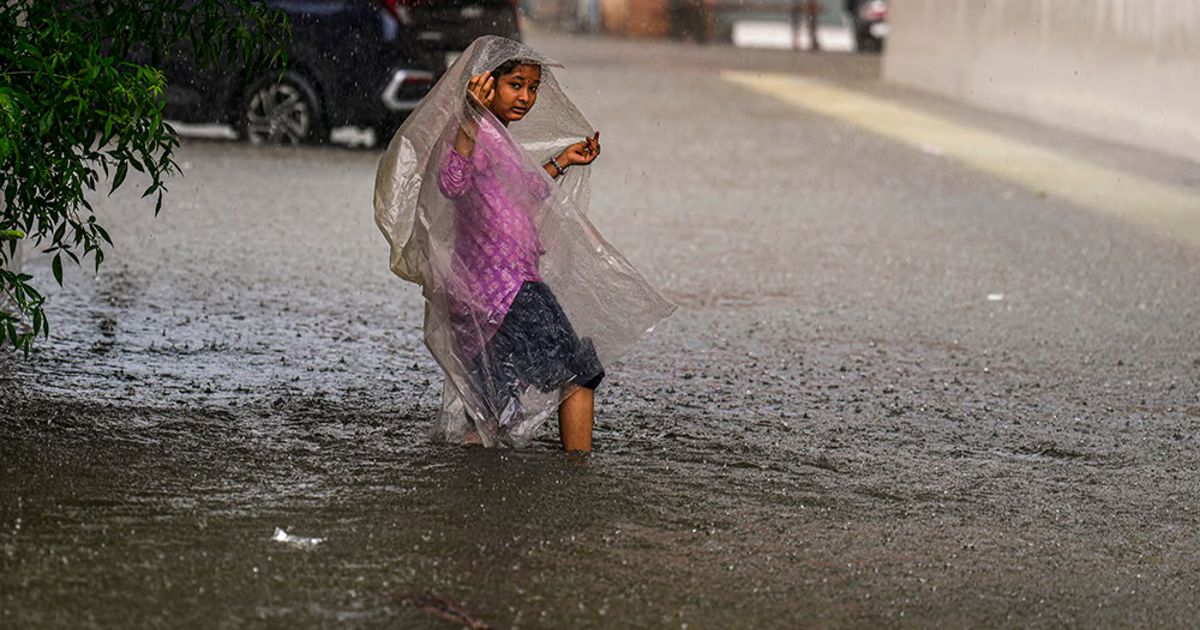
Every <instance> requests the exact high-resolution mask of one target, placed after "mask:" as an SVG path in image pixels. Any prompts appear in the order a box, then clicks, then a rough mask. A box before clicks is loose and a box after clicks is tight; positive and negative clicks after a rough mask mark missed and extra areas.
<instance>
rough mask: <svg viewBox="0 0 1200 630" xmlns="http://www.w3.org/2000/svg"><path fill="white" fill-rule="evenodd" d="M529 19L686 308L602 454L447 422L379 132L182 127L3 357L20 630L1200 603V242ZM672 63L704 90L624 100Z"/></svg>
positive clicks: (1114, 620)
mask: <svg viewBox="0 0 1200 630" xmlns="http://www.w3.org/2000/svg"><path fill="white" fill-rule="evenodd" d="M545 44H546V45H547V46H548V47H550V49H551V50H550V52H551V53H552V54H554V55H555V56H557V57H559V58H561V59H563V60H564V61H566V62H568V67H569V68H574V69H575V70H573V71H572V72H574V74H566V75H565V76H564V84H565V85H566V86H567V89H568V90H572V89H574V90H575V92H572V93H573V94H579V95H580V99H579V100H580V103H581V107H582V108H583V109H584V111H586V112H588V113H589V116H592V117H594V118H596V119H597V120H603V121H605V125H604V126H602V127H601V129H603V131H604V137H605V138H606V142H607V144H606V146H605V158H604V159H605V160H607V162H606V163H605V164H602V165H599V166H597V167H596V168H597V170H596V173H595V194H594V195H593V198H594V199H595V200H596V203H595V205H594V207H593V210H592V216H593V218H594V220H595V222H596V223H597V225H598V226H599V228H600V229H601V231H602V232H603V233H604V234H605V235H606V236H607V237H608V238H609V240H611V241H612V242H613V243H614V244H615V245H616V246H617V247H618V248H620V249H621V250H622V251H623V252H624V253H625V254H626V255H627V256H628V257H629V258H630V260H631V261H632V262H633V263H634V264H635V265H637V266H638V267H639V268H641V269H644V270H645V271H646V273H647V275H648V276H649V278H650V279H651V281H652V282H653V283H655V284H656V285H658V286H662V287H663V288H664V291H665V292H666V293H667V295H668V296H669V297H670V298H671V299H673V300H674V301H676V302H678V303H679V304H680V306H681V309H680V311H679V312H678V313H677V314H676V315H675V316H673V317H672V318H671V319H669V320H667V321H666V322H664V323H663V324H662V325H661V326H660V327H659V329H658V330H656V331H655V332H654V334H653V335H652V336H651V337H650V338H649V339H648V340H647V341H646V342H645V343H644V344H642V345H641V346H639V347H638V348H637V349H635V351H634V352H632V353H631V354H630V355H629V356H628V357H626V359H625V360H624V361H623V362H622V363H621V364H620V365H617V366H613V367H612V368H611V369H610V370H609V371H608V372H609V376H608V378H607V379H606V381H605V383H604V385H603V386H602V388H601V390H600V392H599V394H598V410H597V413H598V425H597V433H596V452H595V453H594V454H593V455H592V456H590V457H580V456H569V455H565V454H563V453H561V452H560V451H559V450H558V448H557V435H556V432H555V430H554V428H553V427H552V426H547V427H546V429H545V430H544V431H543V433H542V436H541V437H540V438H539V439H538V440H537V441H535V442H534V444H533V445H532V446H531V447H529V448H527V449H523V450H519V451H512V450H508V451H503V450H499V451H492V450H484V449H481V448H471V447H462V446H455V445H447V444H439V443H436V442H434V441H432V440H430V439H429V438H428V437H427V436H426V434H425V432H426V430H427V429H428V427H429V426H430V424H431V421H432V418H433V415H434V414H435V413H436V409H437V405H438V402H439V394H440V380H439V377H438V374H437V371H436V368H435V366H434V364H433V362H432V360H431V359H430V358H429V357H428V354H427V352H425V350H424V349H423V347H422V345H421V338H420V327H419V326H420V316H421V301H420V295H419V293H418V292H417V290H416V289H415V288H413V287H407V286H404V285H403V284H402V283H401V282H399V281H398V280H396V279H395V278H394V277H391V276H390V275H389V273H388V271H387V269H386V258H387V252H386V246H385V244H384V241H383V239H382V237H380V235H379V234H378V231H377V230H376V229H375V228H374V226H373V225H372V223H371V218H370V193H369V191H370V188H371V182H372V181H373V177H374V164H375V160H376V159H377V153H375V152H373V151H361V150H359V151H353V150H346V149H302V150H272V149H258V148H252V147H247V146H242V145H238V144H234V143H228V142H209V141H198V140H190V141H188V142H186V143H185V144H184V146H183V147H182V148H181V150H180V153H179V156H178V157H179V161H180V163H181V164H182V165H183V166H184V169H185V174H186V176H185V177H184V178H182V179H180V180H177V181H176V182H175V183H174V184H173V186H172V190H171V193H170V195H169V196H168V198H167V207H166V208H165V210H164V212H163V214H162V215H161V216H160V217H158V218H157V219H155V218H152V217H151V212H150V207H149V206H148V205H147V204H146V203H145V202H142V201H139V200H137V199H136V196H135V193H136V191H127V192H126V193H119V194H117V195H114V196H113V197H112V198H109V199H103V200H99V201H98V203H97V207H98V209H99V211H100V212H101V213H102V216H103V217H104V220H105V221H106V225H110V226H112V227H111V228H110V232H112V233H113V236H114V238H115V240H116V241H117V247H116V248H115V249H114V251H113V253H112V255H111V256H110V257H109V260H108V262H106V265H105V267H104V268H103V269H102V270H101V273H100V274H99V275H98V276H95V275H92V274H89V273H83V272H79V271H73V272H72V273H71V274H69V276H68V278H67V283H66V288H64V289H62V290H57V291H54V292H53V294H52V297H51V300H52V301H51V317H52V327H53V328H52V332H53V337H52V338H51V339H49V340H45V341H43V342H42V344H41V345H40V346H39V348H38V351H37V352H36V353H35V354H34V355H33V356H32V357H30V358H29V359H27V360H26V359H22V358H20V357H16V356H4V357H0V392H4V396H5V398H4V400H3V401H2V404H3V406H2V409H3V413H4V418H3V421H0V626H3V627H6V628H7V627H11V628H26V627H61V628H85V627H203V628H212V627H332V626H336V627H364V628H366V627H428V628H452V627H461V626H464V625H468V626H469V625H474V626H476V627H483V626H492V627H501V628H509V627H524V628H563V627H572V628H574V627H578V628H589V627H662V628H682V627H688V628H727V627H780V628H792V627H812V626H817V627H826V626H852V627H876V626H880V625H885V626H916V627H928V626H946V625H951V626H1022V627H1038V626H1041V627H1058V626H1063V625H1081V626H1091V625H1103V626H1134V625H1158V626H1174V627H1189V626H1193V625H1194V624H1195V621H1196V620H1197V619H1200V604H1198V603H1197V602H1200V592H1198V591H1200V579H1198V578H1197V575H1200V539H1198V538H1197V532H1198V531H1200V508H1197V506H1198V505H1200V481H1198V477H1197V475H1196V471H1197V469H1198V468H1200V459H1198V457H1200V455H1197V453H1200V449H1198V448H1197V442H1196V436H1197V433H1198V432H1197V429H1198V428H1200V351H1198V350H1197V349H1198V348H1200V337H1198V336H1197V335H1200V331H1198V330H1197V328H1196V327H1195V326H1194V325H1190V323H1191V322H1195V321H1196V320H1195V316H1196V313H1197V305H1196V301H1195V296H1196V295H1200V273H1197V272H1198V271H1200V254H1197V252H1195V251H1193V250H1189V249H1187V248H1185V247H1184V246H1181V245H1177V244H1172V243H1167V242H1164V241H1159V240H1155V239H1154V237H1152V236H1150V235H1146V234H1142V233H1140V232H1137V231H1136V230H1132V229H1130V228H1128V227H1127V226H1124V225H1122V224H1119V223H1117V222H1114V221H1111V220H1108V219H1104V218H1099V217H1095V216H1092V215H1089V214H1086V213H1082V212H1079V211H1075V210H1073V209H1071V208H1069V207H1065V206H1063V205H1062V204H1058V203H1057V202H1054V201H1052V200H1045V199H1042V198H1040V197H1038V196H1037V195H1036V194H1035V193H1033V192H1026V191H1012V190H1010V189H1009V188H1007V187H1006V185H1005V184H1003V183H1001V182H996V181H994V180H991V179H988V178H987V177H985V176H982V175H978V174H973V173H970V172H966V171H964V170H962V169H958V168H956V167H952V166H948V165H946V164H945V163H943V162H940V161H938V160H937V158H935V157H932V156H928V155H913V153H912V152H910V151H908V150H907V149H904V148H902V147H897V146H893V145H889V144H887V143H886V142H883V141H880V140H878V139H874V138H871V137H869V136H866V135H865V134H859V135H854V134H855V133H857V132H853V131H852V130H847V129H845V128H841V127H839V126H837V125H836V124H835V123H831V122H829V121H823V120H820V119H817V118H813V117H811V116H807V115H802V114H799V113H795V112H791V111H786V110H782V109H780V107H782V106H779V105H777V104H772V103H769V102H767V101H761V102H760V101H755V100H752V99H751V100H742V101H736V102H730V101H728V100H723V99H726V97H725V96H724V93H725V91H727V90H729V89H730V88H729V87H728V86H724V85H721V84H720V83H719V82H715V81H712V80H711V78H710V77H709V76H708V75H707V74H706V73H709V72H710V69H709V68H696V67H692V66H688V65H686V63H685V61H684V60H677V61H678V62H679V63H680V64H683V65H681V66H680V67H679V68H676V69H675V70H674V71H672V72H670V73H666V74H665V75H664V74H663V73H661V72H659V71H658V70H656V69H642V70H639V69H637V67H636V66H637V64H634V63H632V62H631V61H630V60H631V59H633V58H634V57H632V56H630V55H633V53H634V52H637V51H631V49H630V48H629V47H628V46H627V45H626V44H622V43H619V42H603V41H598V42H593V43H589V44H587V46H592V47H594V48H596V50H588V51H587V55H586V58H581V57H582V55H581V56H577V57H572V52H571V51H572V50H573V48H572V47H571V46H567V45H566V44H565V43H564V42H563V41H560V40H554V39H552V38H550V39H547V40H546V41H545ZM581 45H582V44H581ZM556 46H557V49H555V47H556ZM664 49H665V48H664ZM680 50H684V49H682V48H681V49H680ZM705 54H706V55H709V56H712V55H717V54H718V53H717V52H712V51H709V52H706V53H705ZM739 54H741V53H739ZM764 54H766V53H764ZM681 56H682V55H681ZM626 57H629V58H628V59H627V58H626ZM765 58H766V57H764V59H765ZM588 59H595V60H598V61H596V62H595V63H594V64H590V65H589V62H588ZM657 59H658V61H656V63H659V64H670V63H675V61H672V60H671V59H670V58H666V57H659V58H657ZM664 59H665V61H664ZM738 60H739V63H742V64H743V65H745V64H749V63H750V62H752V61H753V59H751V58H747V57H739V59H738ZM839 63H853V61H841V62H839ZM631 68H632V69H631ZM622 86H625V87H626V88H627V89H624V90H623V89H621V87H622ZM657 87H665V88H670V89H674V88H678V91H680V92H681V93H682V92H685V91H686V93H689V94H692V95H693V97H694V98H692V99H691V100H689V102H688V108H687V109H686V110H675V111H674V113H672V114H671V115H670V116H667V115H657V116H649V117H647V116H645V115H643V114H644V111H639V110H638V108H636V107H631V105H630V103H631V101H630V100H628V99H629V98H631V95H634V96H636V95H637V94H639V93H647V94H649V93H654V94H657V93H658V92H655V91H654V90H655V89H657ZM585 88H586V89H585ZM668 91H669V90H668ZM654 104H655V106H658V107H662V108H665V109H669V108H670V107H674V106H675V105H678V103H674V105H671V103H667V102H666V101H661V100H660V101H654ZM646 107H649V106H646ZM732 107H741V108H744V109H745V115H744V116H743V117H742V118H740V119H739V120H738V122H737V124H736V125H735V126H731V125H725V126H720V127H713V128H709V129H706V131H705V135H698V134H696V133H695V130H696V129H698V128H700V127H701V125H702V123H704V122H706V121H712V120H716V119H719V117H720V115H721V112H723V111H728V110H729V109H730V108H732ZM659 113H660V114H661V113H662V112H661V111H660V112H659ZM783 136H786V137H789V138H792V141H789V142H786V143H778V144H774V143H772V142H771V141H772V139H774V138H778V137H783ZM672 139H673V140H672ZM672 141H675V142H676V144H674V145H672V146H675V147H676V148H680V150H681V151H682V154H681V155H682V157H680V158H679V163H678V164H676V163H672V162H660V163H657V164H655V165H654V168H648V166H647V163H646V161H645V160H644V159H643V158H645V156H649V155H656V153H655V151H656V150H657V149H659V148H661V147H662V146H666V145H667V144H668V143H669V142H672ZM709 142H711V143H713V145H714V146H720V147H722V150H723V151H726V152H728V153H729V154H730V155H731V156H734V157H735V158H737V159H729V160H724V161H715V160H710V159H707V157H706V156H711V154H710V153H706V152H705V150H704V147H705V146H707V144H706V143H709ZM1063 142H1064V144H1066V140H1064V141H1063ZM681 143H682V144H681ZM812 147H821V149H820V150H819V151H816V150H813V149H812ZM737 156H742V157H746V156H753V157H754V159H749V158H747V159H742V158H741V157H737ZM868 158H869V159H868ZM718 162H720V163H718ZM764 163H769V164H780V163H786V164H787V165H788V167H789V171H788V177H787V178H782V179H780V178H776V177H775V176H774V175H772V174H771V173H767V172H765V171H764V169H762V168H761V166H762V164H764ZM864 177H865V178H867V179H869V180H870V181H872V182H875V183H874V184H873V185H872V186H871V187H866V188H864V187H862V186H860V185H858V184H860V183H861V181H862V180H863V179H864ZM660 180H665V181H672V182H678V183H679V185H678V186H661V185H658V182H659V181H660ZM134 188H136V186H134ZM27 269H29V270H30V271H32V272H33V273H35V274H38V276H39V277H43V278H48V277H49V265H48V264H47V262H46V261H45V260H43V259H41V258H39V257H37V256H34V257H31V260H30V261H29V262H28V266H27ZM43 286H45V284H43ZM993 296H1000V297H999V298H998V299H994V298H993ZM276 528H281V529H283V530H284V532H285V533H286V535H290V536H293V537H298V539H299V542H287V541H279V540H275V539H274V538H275V537H276ZM311 538H319V539H321V541H320V542H315V541H308V542H305V539H311ZM448 617H449V618H448Z"/></svg>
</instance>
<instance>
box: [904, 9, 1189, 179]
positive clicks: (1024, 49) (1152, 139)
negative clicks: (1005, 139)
mask: <svg viewBox="0 0 1200 630" xmlns="http://www.w3.org/2000/svg"><path fill="white" fill-rule="evenodd" d="M889 19H890V21H891V22H892V30H891V32H890V33H889V35H888V41H887V51H886V54H885V58H884V76H885V77H886V78H887V79H888V80H890V81H894V82H897V83H901V84H906V85H910V86H913V87H918V88H922V89H926V90H931V91H934V92H940V93H942V94H946V95H949V96H952V97H955V98H960V99H964V100H967V101H969V102H971V103H974V104H977V105H981V106H984V107H987V108H992V109H996V110H1001V111H1006V112H1010V113H1014V114H1018V115H1021V116H1025V117H1029V118H1033V119H1036V120H1039V121H1042V122H1046V123H1050V124H1053V125H1058V126H1066V127H1070V128H1074V129H1076V130H1079V131H1083V132H1085V133H1090V134H1093V135H1098V136H1102V137H1105V138H1109V139H1112V140H1117V141H1121V142H1126V143H1130V144H1135V145H1141V146H1144V147H1149V148H1152V149H1157V150H1160V151H1163V152H1167V153H1173V154H1175V155H1179V156H1183V157H1186V158H1189V159H1192V160H1196V161H1198V162H1200V0H892V12H891V15H890V16H889Z"/></svg>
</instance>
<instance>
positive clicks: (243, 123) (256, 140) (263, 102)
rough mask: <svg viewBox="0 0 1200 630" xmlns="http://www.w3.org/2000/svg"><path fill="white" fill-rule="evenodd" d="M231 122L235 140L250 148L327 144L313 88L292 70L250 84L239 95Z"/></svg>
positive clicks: (320, 108)
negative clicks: (250, 145)
mask: <svg viewBox="0 0 1200 630" xmlns="http://www.w3.org/2000/svg"><path fill="white" fill-rule="evenodd" d="M234 120H235V121H236V125H235V126H236V128H237V133H238V136H239V137H240V138H242V139H243V140H247V141H249V142H250V143H251V144H275V145H299V144H325V143H327V142H329V125H328V124H327V123H326V119H325V110H324V108H323V107H322V105H321V98H320V96H319V95H318V93H317V90H316V89H315V88H314V87H313V84H312V83H311V82H310V81H309V80H308V79H307V78H306V77H305V76H304V75H302V74H300V73H299V72H295V71H293V70H288V71H286V72H284V73H283V74H282V75H280V74H277V73H272V74H270V75H267V76H264V77H262V78H260V79H259V80H257V81H254V82H252V83H251V84H250V86H249V88H248V89H247V90H246V91H245V93H244V94H243V95H242V99H241V101H240V103H239V106H238V110H237V113H236V116H235V118H234Z"/></svg>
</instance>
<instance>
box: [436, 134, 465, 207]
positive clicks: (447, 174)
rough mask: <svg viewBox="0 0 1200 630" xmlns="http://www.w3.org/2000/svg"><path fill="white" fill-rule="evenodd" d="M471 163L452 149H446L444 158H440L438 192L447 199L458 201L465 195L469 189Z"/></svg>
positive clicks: (450, 147)
mask: <svg viewBox="0 0 1200 630" xmlns="http://www.w3.org/2000/svg"><path fill="white" fill-rule="evenodd" d="M473 170H474V169H472V168H471V162H470V160H468V159H467V158H465V157H463V156H462V155H460V154H459V153H458V151H456V150H455V149H454V147H453V146H449V147H446V156H445V157H444V158H442V168H441V169H440V170H439V171H438V190H441V191H442V194H443V195H445V196H446V198H447V199H458V198H459V197H462V196H463V195H465V194H466V193H467V190H468V189H469V188H470V187H471V173H472V171H473Z"/></svg>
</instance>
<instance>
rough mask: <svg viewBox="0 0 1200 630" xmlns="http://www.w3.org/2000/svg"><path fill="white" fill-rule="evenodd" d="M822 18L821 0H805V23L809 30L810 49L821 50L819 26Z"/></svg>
mask: <svg viewBox="0 0 1200 630" xmlns="http://www.w3.org/2000/svg"><path fill="white" fill-rule="evenodd" d="M820 19H821V0H804V25H805V27H806V28H807V30H808V42H809V50H812V51H820V50H821V40H820V38H819V37H818V36H817V27H818V25H819V22H820Z"/></svg>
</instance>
